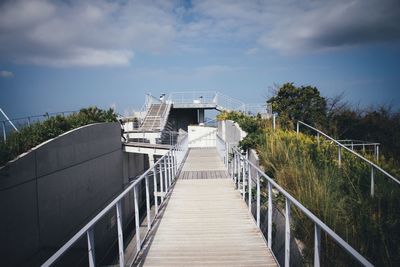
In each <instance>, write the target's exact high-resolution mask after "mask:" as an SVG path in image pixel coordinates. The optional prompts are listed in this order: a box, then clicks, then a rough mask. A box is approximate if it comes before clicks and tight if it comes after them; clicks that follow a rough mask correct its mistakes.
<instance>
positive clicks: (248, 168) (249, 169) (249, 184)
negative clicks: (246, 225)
mask: <svg viewBox="0 0 400 267" xmlns="http://www.w3.org/2000/svg"><path fill="white" fill-rule="evenodd" d="M247 171H248V174H247V175H248V180H249V183H248V188H249V212H250V213H251V165H250V164H249V163H248V162H247Z"/></svg>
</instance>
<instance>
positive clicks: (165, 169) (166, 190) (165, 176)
mask: <svg viewBox="0 0 400 267" xmlns="http://www.w3.org/2000/svg"><path fill="white" fill-rule="evenodd" d="M163 161H164V184H165V193H167V192H168V188H169V185H168V179H169V177H168V169H167V168H168V167H167V157H166V156H164V159H163Z"/></svg>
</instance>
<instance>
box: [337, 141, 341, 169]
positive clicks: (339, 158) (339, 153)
mask: <svg viewBox="0 0 400 267" xmlns="http://www.w3.org/2000/svg"><path fill="white" fill-rule="evenodd" d="M338 161H339V168H340V167H341V166H342V147H341V146H340V145H338Z"/></svg>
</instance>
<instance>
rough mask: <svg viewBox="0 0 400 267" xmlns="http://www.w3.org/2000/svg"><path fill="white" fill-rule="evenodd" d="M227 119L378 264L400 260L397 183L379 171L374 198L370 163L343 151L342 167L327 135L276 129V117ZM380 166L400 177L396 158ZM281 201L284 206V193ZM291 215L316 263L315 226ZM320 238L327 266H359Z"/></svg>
mask: <svg viewBox="0 0 400 267" xmlns="http://www.w3.org/2000/svg"><path fill="white" fill-rule="evenodd" d="M223 118H224V119H233V120H234V121H236V122H238V123H239V125H240V126H241V127H242V126H243V129H244V128H246V129H247V130H248V131H247V132H248V135H247V137H246V138H245V139H244V140H243V141H242V142H241V143H240V144H241V146H242V148H243V149H246V148H256V149H257V152H258V155H259V157H260V163H261V164H262V165H263V167H264V169H265V172H266V173H267V174H268V175H269V176H270V177H273V179H275V180H276V181H277V182H278V184H280V185H281V186H282V187H283V188H284V189H285V190H287V191H288V192H289V193H290V194H292V195H293V196H294V197H295V198H296V199H298V200H299V201H300V202H301V203H302V204H303V205H304V206H305V207H307V208H308V209H309V210H311V211H312V212H313V213H314V214H315V215H317V217H319V218H320V219H321V220H322V221H323V222H325V223H326V224H327V225H328V226H329V227H330V228H332V229H333V230H334V231H335V232H337V233H338V234H339V235H340V236H341V237H342V238H344V239H345V240H346V241H347V242H348V243H349V244H350V245H352V246H353V247H354V248H355V249H356V250H357V251H359V252H360V253H361V254H362V255H365V256H366V257H367V258H368V259H369V260H370V261H371V262H373V263H374V264H375V265H377V266H398V265H399V263H400V246H399V245H398V244H399V243H400V217H399V216H398V214H400V189H399V187H398V186H397V185H396V184H394V183H393V182H392V181H391V180H388V179H387V177H384V176H383V175H382V174H380V173H378V172H376V171H375V196H374V197H371V195H370V177H371V169H370V166H368V165H367V164H366V163H365V162H363V161H362V160H360V159H359V158H357V157H355V156H354V155H352V154H350V153H347V152H345V151H343V152H342V165H341V167H340V168H339V167H338V159H337V155H338V149H337V146H335V145H333V144H332V143H330V142H329V141H328V140H325V139H324V138H322V137H320V139H319V141H318V140H317V139H316V138H315V137H313V136H309V135H305V134H301V133H300V134H299V135H297V134H296V132H294V131H291V130H285V127H283V129H276V130H275V131H274V130H272V129H271V127H270V125H271V121H269V120H260V119H257V118H254V117H247V116H245V115H243V114H238V113H234V114H224V115H223ZM280 125H282V124H280ZM365 156H367V157H368V155H365ZM370 157H371V158H372V157H373V156H370ZM379 165H380V166H382V167H383V168H384V169H385V170H387V171H389V172H390V173H392V174H393V175H395V176H396V177H398V176H400V170H399V168H398V165H396V163H395V162H394V161H393V160H390V159H389V160H388V159H386V158H385V157H381V158H380V160H379ZM262 188H265V186H262ZM262 194H263V195H265V194H266V193H265V192H263V193H262ZM276 201H277V202H275V203H276V204H278V206H281V207H283V205H284V199H283V198H282V197H281V196H279V195H278V196H277V200H276ZM292 214H293V217H292V222H293V228H294V235H295V236H296V238H297V239H299V240H301V241H302V242H303V243H304V244H305V245H306V246H305V250H304V251H303V252H304V253H305V255H304V256H305V262H306V264H310V265H311V264H312V258H313V242H314V225H313V224H312V223H311V221H310V220H309V219H308V218H307V217H306V216H305V215H304V214H303V213H302V212H300V211H299V210H298V209H296V208H293V210H292ZM321 241H322V251H323V254H322V255H323V259H322V260H323V265H326V266H348V265H355V263H354V261H353V260H352V259H351V257H350V256H349V255H347V254H346V253H345V252H344V251H343V249H341V248H340V247H338V246H337V245H336V244H335V243H334V242H333V241H332V240H331V239H330V238H321Z"/></svg>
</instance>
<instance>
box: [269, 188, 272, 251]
mask: <svg viewBox="0 0 400 267" xmlns="http://www.w3.org/2000/svg"><path fill="white" fill-rule="evenodd" d="M268 247H269V248H270V249H272V185H271V182H269V181H268Z"/></svg>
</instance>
